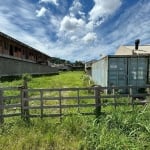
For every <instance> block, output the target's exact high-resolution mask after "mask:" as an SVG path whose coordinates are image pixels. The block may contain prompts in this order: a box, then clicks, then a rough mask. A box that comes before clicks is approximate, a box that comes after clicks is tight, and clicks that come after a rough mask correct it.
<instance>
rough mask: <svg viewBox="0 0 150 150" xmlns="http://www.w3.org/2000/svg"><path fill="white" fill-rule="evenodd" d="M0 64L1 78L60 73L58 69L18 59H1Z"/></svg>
mask: <svg viewBox="0 0 150 150" xmlns="http://www.w3.org/2000/svg"><path fill="white" fill-rule="evenodd" d="M0 62H1V63H0V76H9V75H21V74H23V73H30V74H53V73H58V69H57V68H53V67H50V66H46V65H42V64H36V63H31V62H27V61H22V60H21V61H20V60H17V59H10V58H6V57H0Z"/></svg>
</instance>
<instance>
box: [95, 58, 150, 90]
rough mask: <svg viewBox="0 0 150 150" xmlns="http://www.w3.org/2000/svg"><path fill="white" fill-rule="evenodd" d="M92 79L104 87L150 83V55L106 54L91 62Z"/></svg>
mask: <svg viewBox="0 0 150 150" xmlns="http://www.w3.org/2000/svg"><path fill="white" fill-rule="evenodd" d="M92 79H93V81H94V82H95V83H96V84H98V85H101V86H104V87H107V86H117V87H119V86H130V85H131V86H145V85H147V84H149V83H150V55H139V56H138V55H128V56H127V55H118V56H117V55H109V56H106V57H104V58H102V59H100V60H98V61H97V62H95V63H93V64H92ZM137 90H138V91H139V90H140V89H137ZM124 92H125V91H124Z"/></svg>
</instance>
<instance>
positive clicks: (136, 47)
mask: <svg viewBox="0 0 150 150" xmlns="http://www.w3.org/2000/svg"><path fill="white" fill-rule="evenodd" d="M139 44H140V39H137V40H135V50H138V47H139Z"/></svg>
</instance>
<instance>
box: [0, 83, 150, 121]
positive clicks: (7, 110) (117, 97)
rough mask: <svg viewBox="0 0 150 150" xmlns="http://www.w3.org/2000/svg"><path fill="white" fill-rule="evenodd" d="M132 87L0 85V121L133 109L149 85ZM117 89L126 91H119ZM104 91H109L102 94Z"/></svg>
mask: <svg viewBox="0 0 150 150" xmlns="http://www.w3.org/2000/svg"><path fill="white" fill-rule="evenodd" d="M135 88H136V89H137V88H139V87H133V86H132V87H131V86H130V87H119V88H118V87H99V86H95V87H92V88H55V89H28V88H27V85H25V86H23V87H10V88H0V123H3V122H4V118H6V117H13V116H21V117H22V118H23V119H24V120H29V119H30V118H31V117H41V118H43V117H62V116H67V115H72V114H77V113H80V114H83V115H96V117H98V116H99V115H100V114H101V113H102V111H104V110H103V108H105V107H110V106H113V107H114V108H115V109H116V108H117V107H118V106H131V108H132V109H134V107H135V106H136V105H143V104H145V100H146V103H148V102H149V95H150V94H149V91H150V90H149V89H150V87H149V86H147V87H144V89H146V90H147V92H144V93H140V94H139V93H134V92H133V91H135V90H134V89H135ZM140 88H141V87H140ZM142 88H143V87H142ZM121 89H127V91H128V92H127V93H121V94H120V92H119V91H120V90H121ZM105 90H107V91H109V94H105V93H104V91H105ZM12 91H13V92H12ZM12 93H13V95H11V94H12Z"/></svg>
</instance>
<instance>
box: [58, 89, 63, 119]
mask: <svg viewBox="0 0 150 150" xmlns="http://www.w3.org/2000/svg"><path fill="white" fill-rule="evenodd" d="M61 100H62V93H61V89H59V114H60V121H61V119H62V104H61Z"/></svg>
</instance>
